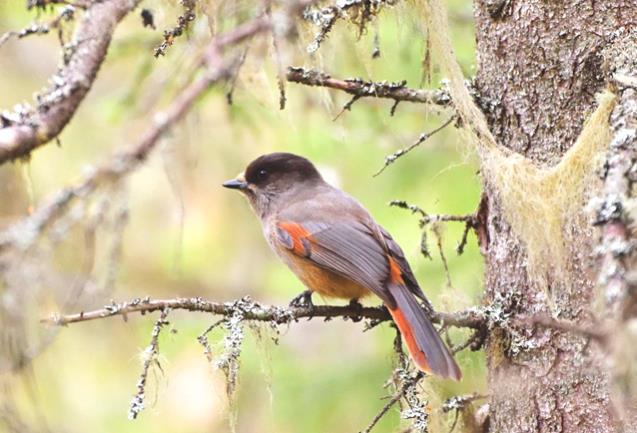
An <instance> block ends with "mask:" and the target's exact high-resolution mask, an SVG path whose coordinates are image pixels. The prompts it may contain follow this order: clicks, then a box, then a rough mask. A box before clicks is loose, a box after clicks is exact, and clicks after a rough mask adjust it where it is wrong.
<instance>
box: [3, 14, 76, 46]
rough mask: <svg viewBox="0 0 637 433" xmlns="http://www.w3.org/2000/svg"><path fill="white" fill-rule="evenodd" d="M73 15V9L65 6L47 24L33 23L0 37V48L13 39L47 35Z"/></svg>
mask: <svg viewBox="0 0 637 433" xmlns="http://www.w3.org/2000/svg"><path fill="white" fill-rule="evenodd" d="M74 15H75V7H73V6H65V7H63V8H62V10H61V11H60V13H59V14H58V15H57V16H56V17H55V18H53V19H52V20H51V21H50V22H47V23H37V22H34V23H32V24H31V25H29V26H28V27H25V28H23V29H22V30H19V31H10V32H6V33H5V34H3V35H2V36H0V47H2V45H4V44H5V43H6V42H7V41H9V40H10V39H11V38H13V37H15V38H18V39H22V38H24V37H27V36H29V35H45V34H47V33H49V32H50V31H51V29H55V28H57V27H58V26H59V25H60V23H61V22H62V21H70V20H72V19H73V16H74Z"/></svg>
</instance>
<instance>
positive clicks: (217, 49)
mask: <svg viewBox="0 0 637 433" xmlns="http://www.w3.org/2000/svg"><path fill="white" fill-rule="evenodd" d="M311 1H312V0H301V1H299V2H298V3H295V4H294V5H292V6H290V9H289V10H288V13H289V14H292V13H297V11H298V10H299V9H300V8H302V7H304V6H305V5H307V4H310V3H311ZM275 20H281V16H280V15H275V16H273V17H272V19H270V18H269V17H268V16H266V15H261V16H259V17H257V18H254V19H252V20H250V21H247V22H245V23H243V24H241V25H239V26H237V27H235V28H234V29H233V30H230V31H228V32H226V33H221V34H219V35H217V36H216V37H215V38H214V39H213V40H212V41H211V42H210V44H209V45H208V47H207V48H206V50H205V52H204V54H203V56H202V59H201V65H202V66H205V73H204V74H202V75H201V76H200V77H199V78H198V79H197V80H196V81H194V82H192V83H191V84H190V85H188V86H187V87H186V88H185V89H184V90H182V91H181V92H180V93H179V94H178V95H177V96H176V97H174V98H172V100H173V102H172V103H171V104H170V105H169V106H168V108H167V109H166V110H165V111H163V112H159V113H157V114H156V115H155V116H154V122H153V124H152V125H151V126H149V127H148V129H147V130H146V132H145V133H144V134H143V135H142V137H141V139H140V140H139V141H138V142H137V143H136V144H135V145H134V146H132V147H131V148H130V149H129V150H127V151H124V152H122V153H118V154H116V155H114V156H113V157H111V158H110V159H109V160H108V161H106V163H104V164H102V165H101V166H100V167H97V168H95V169H94V170H92V171H91V172H89V173H88V174H87V175H86V176H85V177H84V179H83V180H82V181H81V182H79V183H77V184H76V185H73V186H70V187H67V188H64V189H62V190H61V191H59V192H58V193H57V194H55V195H54V196H52V197H51V198H50V199H49V201H48V202H46V203H45V204H43V205H42V206H40V207H38V209H36V210H35V211H34V212H33V213H32V214H31V215H29V216H28V217H26V218H23V219H22V220H21V221H18V222H17V223H15V224H13V225H12V226H10V227H9V228H8V229H7V230H6V231H4V232H2V233H0V251H2V250H3V249H6V248H8V247H10V246H19V247H22V248H25V247H28V246H29V245H31V244H32V242H33V240H34V239H37V237H38V236H39V235H40V233H42V231H43V230H44V229H45V228H46V227H48V225H49V224H50V223H51V222H52V221H54V220H55V219H57V218H58V217H59V216H60V215H62V214H63V213H64V212H65V211H66V210H67V209H68V207H69V205H70V204H71V203H72V202H73V201H75V199H77V198H80V197H86V196H87V195H88V194H90V193H91V192H93V191H94V190H95V189H97V187H98V186H99V185H101V184H102V183H104V182H115V181H117V180H119V179H121V178H122V177H123V176H125V175H127V174H128V173H130V172H131V171H132V170H133V169H135V168H136V167H137V166H138V165H139V164H141V163H142V162H143V161H145V160H146V158H147V157H148V155H149V154H150V153H151V152H152V150H153V149H154V148H155V147H156V145H157V143H158V142H159V139H160V138H161V137H162V136H163V135H164V134H165V133H166V132H167V131H168V130H169V129H170V128H171V127H172V126H173V125H174V124H175V123H177V122H178V121H179V120H181V119H182V118H183V117H184V115H185V114H186V113H187V112H188V111H189V110H190V109H191V108H192V106H193V105H194V103H195V101H196V100H197V99H198V98H199V97H200V96H201V95H202V94H203V93H204V92H205V91H206V90H207V89H208V88H210V86H212V85H213V84H215V83H216V82H217V81H219V80H223V79H227V78H229V77H231V76H232V75H233V71H234V69H235V68H236V67H237V66H238V63H239V61H240V57H239V58H233V59H230V60H226V59H223V58H222V51H223V50H224V49H225V48H227V47H229V46H232V45H236V44H239V43H241V42H243V41H245V40H246V39H249V38H251V37H253V36H254V35H256V34H258V33H262V32H264V31H267V30H268V29H270V28H271V26H272V25H273V23H274V22H275ZM71 115H72V114H71ZM2 131H4V130H3V129H0V148H1V141H2V138H1V137H2ZM0 155H1V151H0ZM1 162H2V158H1V157H0V163H1Z"/></svg>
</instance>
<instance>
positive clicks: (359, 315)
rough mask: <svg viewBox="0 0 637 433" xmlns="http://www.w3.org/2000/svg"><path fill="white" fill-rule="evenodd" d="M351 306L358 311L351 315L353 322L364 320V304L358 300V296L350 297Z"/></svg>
mask: <svg viewBox="0 0 637 433" xmlns="http://www.w3.org/2000/svg"><path fill="white" fill-rule="evenodd" d="M349 307H350V308H351V309H353V310H354V311H355V312H356V314H355V315H354V316H352V317H351V319H352V322H360V321H361V320H363V317H362V314H363V304H361V303H360V302H358V299H357V298H353V299H350V301H349Z"/></svg>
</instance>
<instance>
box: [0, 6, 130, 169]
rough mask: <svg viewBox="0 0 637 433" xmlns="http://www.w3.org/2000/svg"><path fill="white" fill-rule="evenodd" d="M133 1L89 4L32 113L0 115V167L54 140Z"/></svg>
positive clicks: (73, 111) (90, 82) (85, 89)
mask: <svg viewBox="0 0 637 433" xmlns="http://www.w3.org/2000/svg"><path fill="white" fill-rule="evenodd" d="M138 3H139V0H111V1H107V2H93V3H91V5H90V6H89V8H88V9H87V11H86V12H85V13H84V16H83V18H82V20H81V21H80V22H79V24H78V26H77V28H76V29H75V32H74V34H73V39H72V41H71V43H70V44H69V45H68V46H67V48H68V49H69V50H70V55H68V57H66V56H67V54H66V53H65V58H64V65H63V66H62V67H61V68H60V69H59V70H58V72H57V73H56V74H55V75H54V76H52V77H51V78H50V80H49V81H50V82H51V83H52V84H51V86H50V88H49V89H47V90H46V91H45V92H44V93H43V94H40V95H38V96H37V97H36V99H37V103H38V105H37V109H36V110H33V109H27V110H26V112H24V110H16V111H15V112H14V113H3V114H2V115H1V116H0V164H2V163H5V162H7V161H11V160H14V159H16V158H20V157H24V156H27V155H29V153H30V152H31V151H32V150H33V149H35V148H37V147H39V146H41V145H43V144H45V143H47V142H49V141H50V140H52V139H53V138H55V137H57V136H58V135H59V134H60V132H62V130H63V129H64V127H65V126H66V124H67V123H68V122H69V121H70V120H71V118H72V117H73V115H74V114H75V111H76V110H77V108H78V107H79V106H80V104H81V102H82V101H83V100H84V97H85V96H86V94H87V93H88V91H89V90H90V88H91V86H92V85H93V82H94V81H95V77H96V76H97V73H98V71H99V69H100V66H101V65H102V62H103V61H104V58H105V57H106V52H107V51H108V47H109V45H110V42H111V38H112V36H113V33H114V31H115V27H117V24H118V23H119V22H120V21H121V20H122V18H124V16H126V14H128V13H129V12H130V11H132V10H133V9H134V8H135V7H136V6H137V4H138Z"/></svg>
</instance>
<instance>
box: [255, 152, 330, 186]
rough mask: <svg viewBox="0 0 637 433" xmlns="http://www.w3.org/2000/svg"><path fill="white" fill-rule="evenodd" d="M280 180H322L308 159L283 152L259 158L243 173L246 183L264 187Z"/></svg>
mask: <svg viewBox="0 0 637 433" xmlns="http://www.w3.org/2000/svg"><path fill="white" fill-rule="evenodd" d="M282 178H290V179H291V180H293V181H296V182H303V181H308V180H316V179H322V178H321V175H320V174H319V172H318V170H317V169H316V167H314V164H312V163H311V162H310V161H309V160H308V159H306V158H303V157H302V156H298V155H294V154H292V153H284V152H276V153H269V154H267V155H263V156H260V157H258V158H257V159H255V160H254V161H252V162H251V163H250V165H248V168H246V171H245V179H246V181H248V182H249V183H252V184H255V185H264V184H267V183H269V182H272V181H274V180H278V179H282Z"/></svg>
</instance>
